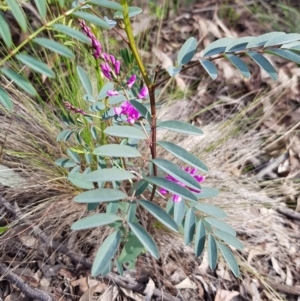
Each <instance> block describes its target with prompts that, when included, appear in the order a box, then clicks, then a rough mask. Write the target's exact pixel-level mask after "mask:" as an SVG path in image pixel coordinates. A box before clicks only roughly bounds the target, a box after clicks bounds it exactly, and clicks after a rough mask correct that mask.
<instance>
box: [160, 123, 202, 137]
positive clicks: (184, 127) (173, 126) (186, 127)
mask: <svg viewBox="0 0 300 301" xmlns="http://www.w3.org/2000/svg"><path fill="white" fill-rule="evenodd" d="M157 126H158V127H160V128H163V129H167V130H170V131H174V132H178V133H184V134H189V135H197V136H199V135H203V131H202V130H201V129H199V128H198V127H196V126H194V125H192V124H189V123H186V122H182V121H178V120H167V121H160V122H158V124H157Z"/></svg>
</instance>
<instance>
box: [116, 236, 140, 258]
mask: <svg viewBox="0 0 300 301" xmlns="http://www.w3.org/2000/svg"><path fill="white" fill-rule="evenodd" d="M143 250H144V247H143V245H142V244H141V243H140V241H139V240H138V238H137V237H136V236H130V238H129V239H128V241H127V243H126V244H125V246H124V248H123V250H122V252H121V255H120V257H119V258H118V260H119V261H120V262H121V263H126V262H130V261H133V260H135V259H136V258H137V257H138V256H139V255H141V254H142V253H143Z"/></svg>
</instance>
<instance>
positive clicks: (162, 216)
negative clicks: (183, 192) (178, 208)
mask: <svg viewBox="0 0 300 301" xmlns="http://www.w3.org/2000/svg"><path fill="white" fill-rule="evenodd" d="M138 203H139V204H140V205H141V206H143V207H144V208H145V209H146V210H148V211H149V212H150V213H151V214H152V215H153V216H154V217H155V218H156V219H157V220H158V221H160V222H161V223H162V224H164V225H165V226H166V227H168V228H170V229H171V230H173V231H175V232H178V226H177V224H176V223H175V221H174V220H173V219H172V217H171V216H170V215H169V214H168V213H167V212H166V211H164V210H163V209H161V208H160V207H159V206H158V205H156V204H154V203H153V202H149V201H144V200H139V201H138Z"/></svg>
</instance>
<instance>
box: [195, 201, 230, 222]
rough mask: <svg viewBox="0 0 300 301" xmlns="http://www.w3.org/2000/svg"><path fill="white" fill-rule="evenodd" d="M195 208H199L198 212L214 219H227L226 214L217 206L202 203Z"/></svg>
mask: <svg viewBox="0 0 300 301" xmlns="http://www.w3.org/2000/svg"><path fill="white" fill-rule="evenodd" d="M195 208H197V209H198V210H200V211H201V212H203V213H206V214H209V215H211V216H214V217H218V218H225V217H226V213H225V212H224V211H223V210H222V209H221V208H219V207H217V206H215V205H211V204H204V203H200V204H197V205H196V206H195Z"/></svg>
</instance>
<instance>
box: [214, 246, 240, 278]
mask: <svg viewBox="0 0 300 301" xmlns="http://www.w3.org/2000/svg"><path fill="white" fill-rule="evenodd" d="M217 244H218V248H219V250H220V251H221V253H222V255H223V257H224V259H225V261H226V263H227V264H228V266H229V267H230V270H231V271H232V273H233V274H234V276H235V277H239V275H240V270H239V266H238V264H237V262H236V260H235V258H234V256H233V254H232V252H231V251H230V250H229V248H227V247H226V246H224V245H223V244H222V243H220V242H218V241H217Z"/></svg>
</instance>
